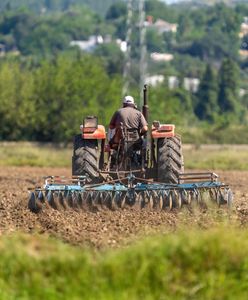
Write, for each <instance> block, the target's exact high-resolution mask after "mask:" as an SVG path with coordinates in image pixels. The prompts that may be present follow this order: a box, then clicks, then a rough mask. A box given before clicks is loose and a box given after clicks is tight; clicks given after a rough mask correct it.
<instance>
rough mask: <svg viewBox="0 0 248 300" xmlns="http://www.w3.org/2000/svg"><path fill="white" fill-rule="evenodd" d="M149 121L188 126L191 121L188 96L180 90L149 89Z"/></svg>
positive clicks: (191, 115)
mask: <svg viewBox="0 0 248 300" xmlns="http://www.w3.org/2000/svg"><path fill="white" fill-rule="evenodd" d="M149 106H150V121H153V120H159V121H160V122H161V123H173V124H177V125H188V124H189V123H190V121H191V120H192V119H193V108H192V102H191V98H190V94H187V93H185V91H183V90H181V89H176V90H172V91H170V90H168V89H164V88H163V87H160V88H159V87H156V89H153V88H151V89H150V98H149Z"/></svg>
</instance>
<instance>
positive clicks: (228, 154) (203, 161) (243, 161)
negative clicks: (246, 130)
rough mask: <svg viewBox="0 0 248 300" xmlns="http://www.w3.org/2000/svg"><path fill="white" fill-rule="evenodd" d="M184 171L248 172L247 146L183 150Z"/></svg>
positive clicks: (197, 147) (198, 147)
mask: <svg viewBox="0 0 248 300" xmlns="http://www.w3.org/2000/svg"><path fill="white" fill-rule="evenodd" d="M184 160H185V168H186V169H203V170H228V171H231V170H240V171H247V170H248V146H247V147H246V146H240V147H238V146H225V145H223V146H210V147H207V146H205V147H204V146H203V147H200V146H196V147H189V148H187V149H185V150H184Z"/></svg>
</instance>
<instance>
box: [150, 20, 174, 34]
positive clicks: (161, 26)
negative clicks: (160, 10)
mask: <svg viewBox="0 0 248 300" xmlns="http://www.w3.org/2000/svg"><path fill="white" fill-rule="evenodd" d="M149 27H151V28H154V29H156V30H157V31H158V32H159V33H160V34H162V33H165V32H172V33H176V32H177V27H178V24H171V23H169V22H166V21H164V20H162V19H157V20H156V22H155V23H153V24H150V25H149Z"/></svg>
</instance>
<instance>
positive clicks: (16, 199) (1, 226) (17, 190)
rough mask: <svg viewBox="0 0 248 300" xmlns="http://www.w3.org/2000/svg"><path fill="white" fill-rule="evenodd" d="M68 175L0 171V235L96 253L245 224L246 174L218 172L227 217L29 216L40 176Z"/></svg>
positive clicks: (128, 212) (221, 212)
mask: <svg viewBox="0 0 248 300" xmlns="http://www.w3.org/2000/svg"><path fill="white" fill-rule="evenodd" d="M46 175H65V176H68V177H69V176H70V170H69V169H62V168H59V169H54V168H53V169H52V168H31V167H2V168H1V170H0V234H3V233H12V232H16V231H21V232H28V233H42V234H43V233H45V234H48V235H51V236H54V237H56V238H59V239H62V240H64V241H66V242H68V243H71V244H80V245H89V246H93V247H96V248H102V247H109V246H111V247H118V246H120V245H125V244H127V243H129V242H130V241H132V240H133V239H136V238H137V237H138V236H141V235H142V236H144V235H147V234H153V233H157V232H163V233H166V232H169V231H174V230H176V229H177V228H180V227H183V226H185V227H186V228H187V227H192V226H199V227H201V228H208V227H211V226H215V225H216V224H217V223H220V222H223V221H224V222H226V221H227V222H231V223H234V224H235V226H246V224H248V203H247V202H248V189H247V182H248V172H219V175H220V176H221V180H222V181H224V182H226V183H229V184H230V185H231V188H232V190H233V192H234V197H235V202H234V207H233V212H232V213H231V214H230V212H228V211H227V210H226V209H225V208H223V209H217V208H216V210H211V211H207V212H206V211H199V210H197V211H195V212H193V213H192V212H190V211H188V210H187V209H184V210H182V211H180V212H178V211H172V212H168V211H162V212H159V211H148V210H140V211H137V210H134V209H132V208H130V209H125V210H122V211H109V210H103V211H99V212H88V211H75V210H72V209H69V210H66V211H64V210H63V211H55V210H53V209H45V210H43V211H42V212H41V213H39V214H37V215H36V214H33V213H31V212H30V211H29V210H28V209H27V199H28V192H27V190H28V188H29V187H34V186H35V185H36V184H42V179H41V178H42V176H46Z"/></svg>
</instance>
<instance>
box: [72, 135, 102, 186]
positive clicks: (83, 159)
mask: <svg viewBox="0 0 248 300" xmlns="http://www.w3.org/2000/svg"><path fill="white" fill-rule="evenodd" d="M73 148H74V149H73V157H72V175H75V176H86V177H87V183H97V182H99V159H98V156H99V154H98V141H97V140H85V139H83V138H82V135H81V134H78V135H76V136H75V137H74V147H73Z"/></svg>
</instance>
